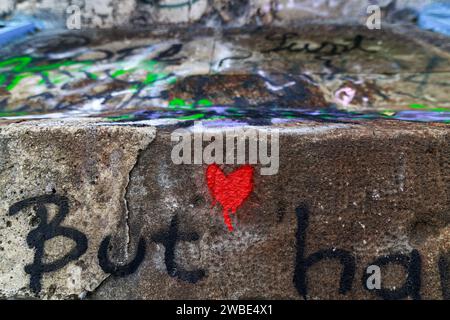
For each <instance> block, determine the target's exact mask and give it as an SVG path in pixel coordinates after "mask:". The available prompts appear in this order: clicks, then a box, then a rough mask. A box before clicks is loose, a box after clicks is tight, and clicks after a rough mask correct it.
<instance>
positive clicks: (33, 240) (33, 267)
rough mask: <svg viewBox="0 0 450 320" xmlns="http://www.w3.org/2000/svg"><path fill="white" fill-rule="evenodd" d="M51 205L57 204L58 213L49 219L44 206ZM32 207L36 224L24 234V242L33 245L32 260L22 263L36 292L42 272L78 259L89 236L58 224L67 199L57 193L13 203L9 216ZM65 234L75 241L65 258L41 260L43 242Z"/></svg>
mask: <svg viewBox="0 0 450 320" xmlns="http://www.w3.org/2000/svg"><path fill="white" fill-rule="evenodd" d="M49 204H54V205H56V206H57V207H58V212H57V214H56V215H55V217H54V218H53V220H51V221H50V222H48V221H47V219H48V212H47V207H46V205H49ZM31 206H32V207H33V209H34V211H35V212H36V214H37V216H38V218H39V225H38V227H37V228H36V229H34V230H32V231H30V232H29V233H28V236H27V243H28V246H29V247H30V248H35V253H34V261H33V263H32V264H29V265H26V266H25V272H26V273H28V274H29V275H30V288H31V290H32V291H33V292H34V293H39V292H40V291H41V289H42V285H41V280H42V275H43V274H44V273H48V272H54V271H56V270H59V269H61V268H63V267H64V266H66V265H67V264H68V263H69V262H70V261H74V260H77V259H78V258H79V257H81V256H82V255H83V254H84V253H85V252H86V250H87V248H88V239H87V238H86V236H85V235H84V234H83V233H81V232H80V231H78V230H75V229H73V228H67V227H61V226H60V224H61V223H62V222H63V221H64V218H65V217H66V216H67V214H68V213H69V202H68V200H67V198H66V197H64V196H58V195H44V196H40V197H34V198H29V199H26V200H23V201H19V202H17V203H15V204H13V205H12V206H11V207H10V208H9V213H8V214H9V215H10V216H12V215H15V214H17V213H18V212H20V211H22V210H23V209H25V208H28V207H31ZM58 236H61V237H65V238H69V239H71V240H73V241H74V242H75V247H74V248H73V249H72V250H71V251H70V252H69V253H67V254H66V255H65V256H64V257H62V258H60V259H58V260H56V261H53V262H51V263H47V264H46V263H42V258H43V256H44V247H45V242H46V241H48V240H50V239H53V238H55V237H58Z"/></svg>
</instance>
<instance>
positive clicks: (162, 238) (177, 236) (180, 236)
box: [152, 215, 205, 283]
mask: <svg viewBox="0 0 450 320" xmlns="http://www.w3.org/2000/svg"><path fill="white" fill-rule="evenodd" d="M152 239H153V241H155V242H158V243H162V244H163V246H164V247H165V248H166V251H165V254H164V261H165V263H166V268H167V272H168V273H169V275H170V276H171V277H177V278H178V279H181V280H183V281H187V282H190V283H197V282H198V281H200V280H201V279H202V278H203V277H204V276H205V271H204V270H202V269H198V270H193V271H186V270H184V269H183V268H182V267H180V266H178V265H177V264H176V262H175V247H176V244H177V242H178V241H197V240H198V239H199V236H198V234H197V233H195V232H193V233H187V234H184V233H178V217H177V215H175V216H174V217H173V218H172V221H171V222H170V228H169V230H168V231H163V232H160V233H159V234H157V235H154V236H153V237H152Z"/></svg>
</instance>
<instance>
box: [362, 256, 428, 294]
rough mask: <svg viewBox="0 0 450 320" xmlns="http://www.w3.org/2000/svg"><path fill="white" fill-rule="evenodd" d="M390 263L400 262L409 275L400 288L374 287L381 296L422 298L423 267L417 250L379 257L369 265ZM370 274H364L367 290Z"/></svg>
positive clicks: (363, 279)
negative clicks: (421, 277)
mask: <svg viewBox="0 0 450 320" xmlns="http://www.w3.org/2000/svg"><path fill="white" fill-rule="evenodd" d="M389 264H398V265H400V266H402V267H404V268H405V270H406V272H407V274H408V276H407V278H406V281H405V284H404V285H403V286H402V287H401V288H398V289H395V290H393V289H383V288H381V289H379V290H378V289H373V290H371V291H374V292H375V293H376V294H377V295H378V296H379V297H381V298H383V299H384V300H399V299H404V298H407V297H411V298H413V299H414V300H420V286H421V279H420V276H421V275H420V274H421V269H422V261H421V258H420V254H419V252H418V251H417V250H412V251H411V255H410V256H408V255H404V254H394V255H387V256H383V257H379V258H378V259H376V260H375V261H374V262H372V263H369V265H376V266H379V267H382V266H386V265H389ZM368 277H369V275H368V274H364V275H363V278H362V281H363V287H364V288H365V289H366V290H369V289H368V288H367V287H366V282H367V278H368Z"/></svg>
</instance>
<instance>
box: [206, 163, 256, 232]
mask: <svg viewBox="0 0 450 320" xmlns="http://www.w3.org/2000/svg"><path fill="white" fill-rule="evenodd" d="M253 171H254V170H253V167H252V166H250V165H244V166H242V167H240V168H239V169H237V170H235V171H233V172H232V173H231V174H229V175H225V174H224V173H223V171H222V170H221V169H220V168H219V166H218V165H217V164H211V165H209V166H208V169H207V170H206V181H207V183H208V188H209V190H210V192H211V195H212V197H213V199H214V202H213V205H215V204H216V201H217V202H219V203H220V204H221V205H222V208H223V218H224V220H225V224H226V225H227V227H228V230H230V231H233V225H232V224H231V217H230V213H236V211H237V209H238V208H239V207H240V206H241V204H242V203H244V201H245V200H246V199H247V198H248V197H249V195H250V193H251V192H252V191H253Z"/></svg>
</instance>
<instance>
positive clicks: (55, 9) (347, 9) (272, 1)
mask: <svg viewBox="0 0 450 320" xmlns="http://www.w3.org/2000/svg"><path fill="white" fill-rule="evenodd" d="M437 1H447V0H363V1H360V0H240V1H230V0H123V1H117V0H95V1H94V0H2V1H1V2H0V15H2V16H11V15H14V14H25V15H34V16H37V17H39V18H41V19H44V20H48V21H53V22H57V24H59V25H61V26H64V25H65V21H66V19H67V17H68V14H67V8H68V7H70V6H71V5H76V6H78V7H79V8H80V9H81V15H82V20H83V27H105V28H108V27H112V26H123V25H130V24H131V25H139V24H140V25H147V24H155V23H156V24H161V23H189V22H200V23H204V24H208V25H243V24H247V23H256V24H263V25H264V24H271V23H282V24H283V23H289V22H291V21H293V20H298V19H307V18H320V19H323V18H330V19H345V20H355V19H361V18H363V17H364V16H365V15H366V9H367V6H368V5H371V4H378V5H380V6H381V7H382V9H383V13H384V14H385V15H387V16H389V15H391V16H392V14H394V13H398V12H399V11H400V12H401V11H404V10H406V9H414V10H417V9H420V8H422V7H423V6H424V5H426V4H428V3H431V2H437ZM398 16H401V15H398Z"/></svg>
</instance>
